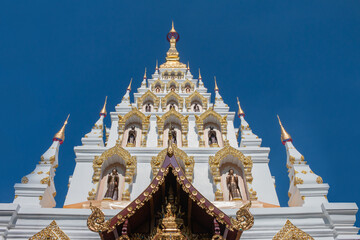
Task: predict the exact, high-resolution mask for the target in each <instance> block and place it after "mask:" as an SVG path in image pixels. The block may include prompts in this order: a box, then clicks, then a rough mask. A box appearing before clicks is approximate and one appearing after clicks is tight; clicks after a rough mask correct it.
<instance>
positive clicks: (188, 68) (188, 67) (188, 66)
mask: <svg viewBox="0 0 360 240" xmlns="http://www.w3.org/2000/svg"><path fill="white" fill-rule="evenodd" d="M187 70H190V64H189V61H188V65H187Z"/></svg>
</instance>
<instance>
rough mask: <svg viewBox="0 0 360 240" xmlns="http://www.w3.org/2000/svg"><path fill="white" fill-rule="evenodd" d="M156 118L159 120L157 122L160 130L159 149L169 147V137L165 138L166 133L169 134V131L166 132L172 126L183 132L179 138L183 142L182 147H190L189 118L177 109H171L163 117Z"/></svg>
mask: <svg viewBox="0 0 360 240" xmlns="http://www.w3.org/2000/svg"><path fill="white" fill-rule="evenodd" d="M156 118H157V120H156V122H157V128H158V147H166V146H167V139H168V138H167V135H166V136H165V133H164V131H165V132H166V133H168V131H166V130H167V129H168V128H169V126H170V125H172V124H174V125H175V126H177V129H179V130H180V131H181V135H180V136H179V139H180V140H181V146H182V147H187V146H188V141H187V134H188V125H189V121H188V116H183V115H182V114H181V113H179V112H177V111H176V110H175V109H171V110H169V111H168V112H166V113H165V114H164V115H162V116H161V117H159V116H156ZM177 135H178V134H177ZM165 139H166V140H165Z"/></svg>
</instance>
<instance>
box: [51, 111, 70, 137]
mask: <svg viewBox="0 0 360 240" xmlns="http://www.w3.org/2000/svg"><path fill="white" fill-rule="evenodd" d="M69 117H70V114H69V115H68V116H67V118H66V120H65V122H64V124H63V126H62V127H61V129H60V130H59V131H58V132H57V133H56V134H55V135H54V137H53V141H59V142H60V144H62V143H63V142H64V140H65V127H66V124H67V123H68V119H69Z"/></svg>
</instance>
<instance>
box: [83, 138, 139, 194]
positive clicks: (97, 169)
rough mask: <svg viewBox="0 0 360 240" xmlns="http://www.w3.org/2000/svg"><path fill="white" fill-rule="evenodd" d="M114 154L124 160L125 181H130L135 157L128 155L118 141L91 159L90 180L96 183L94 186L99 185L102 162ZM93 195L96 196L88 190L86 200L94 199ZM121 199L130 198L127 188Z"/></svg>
mask: <svg viewBox="0 0 360 240" xmlns="http://www.w3.org/2000/svg"><path fill="white" fill-rule="evenodd" d="M114 155H117V156H119V157H120V158H121V159H123V160H124V162H125V182H127V183H129V184H130V183H132V181H133V177H134V175H135V172H136V165H137V161H136V157H132V156H131V155H130V153H129V152H128V151H126V150H125V149H124V148H122V147H121V146H120V144H119V143H118V144H116V145H115V146H114V147H112V148H110V149H108V150H106V151H105V152H103V154H101V156H99V157H98V156H96V157H95V159H94V161H93V169H94V174H93V177H92V181H93V183H94V184H96V185H97V187H96V188H98V187H99V180H100V176H101V167H102V165H103V163H104V162H105V161H106V160H107V159H109V158H110V157H112V156H114ZM95 196H96V194H94V192H93V191H90V192H89V197H88V200H95ZM122 199H123V200H130V194H129V191H128V189H126V190H124V193H123V196H122Z"/></svg>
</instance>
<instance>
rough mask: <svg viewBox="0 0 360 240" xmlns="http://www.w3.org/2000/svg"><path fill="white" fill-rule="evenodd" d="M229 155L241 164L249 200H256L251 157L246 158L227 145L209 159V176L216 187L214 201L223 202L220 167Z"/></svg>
mask: <svg viewBox="0 0 360 240" xmlns="http://www.w3.org/2000/svg"><path fill="white" fill-rule="evenodd" d="M229 155H230V156H233V157H234V158H236V159H237V161H238V163H241V165H242V167H243V171H244V177H245V182H246V184H247V189H248V192H249V198H250V200H251V201H253V200H257V197H256V191H254V190H253V188H252V181H253V177H252V173H251V170H252V166H253V162H252V160H251V157H250V156H248V157H246V156H245V155H244V154H243V153H242V152H240V151H239V150H237V149H235V148H233V147H231V146H230V145H229V144H228V143H227V144H225V147H223V148H222V149H220V150H219V151H218V152H217V153H216V154H215V156H210V157H209V167H210V173H211V175H212V177H213V181H214V183H215V185H216V191H215V200H216V201H223V200H224V198H223V192H222V191H221V188H220V177H221V173H220V167H221V165H222V164H224V163H225V162H227V161H226V157H227V156H229Z"/></svg>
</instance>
